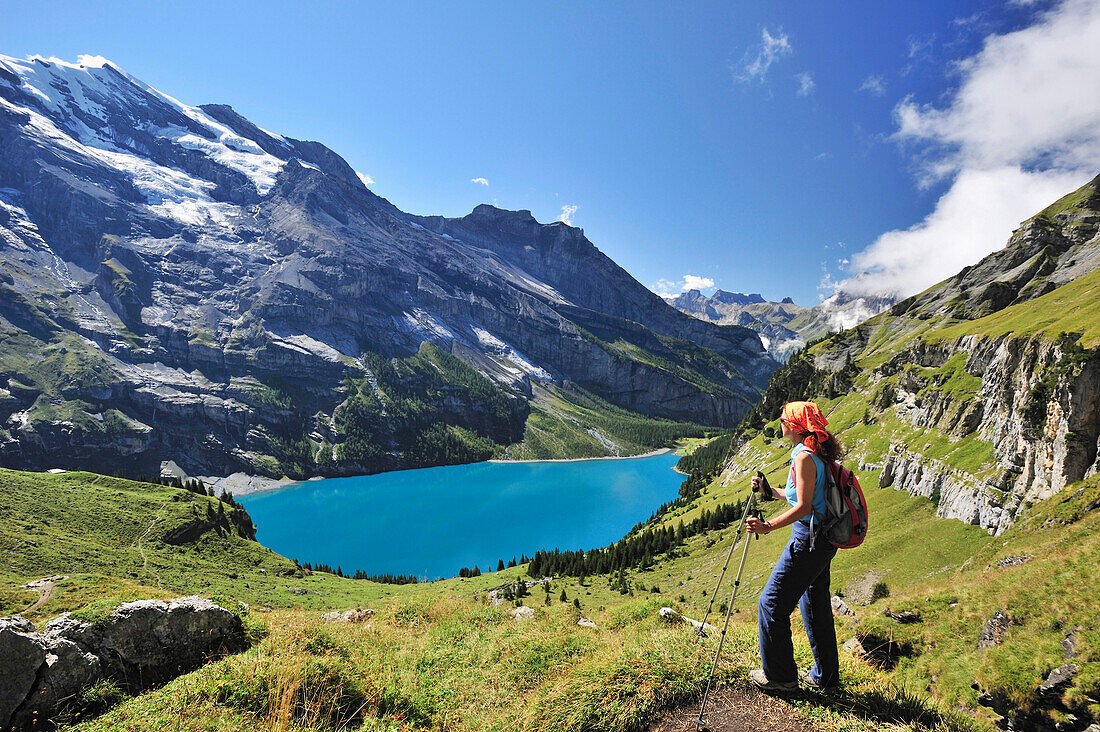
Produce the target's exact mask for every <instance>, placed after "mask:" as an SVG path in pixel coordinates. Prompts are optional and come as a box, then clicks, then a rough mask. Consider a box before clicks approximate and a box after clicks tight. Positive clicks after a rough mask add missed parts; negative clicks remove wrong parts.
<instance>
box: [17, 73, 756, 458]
mask: <svg viewBox="0 0 1100 732" xmlns="http://www.w3.org/2000/svg"><path fill="white" fill-rule="evenodd" d="M0 289H3V298H2V300H0V326H2V327H0V338H2V340H3V353H4V355H3V356H2V357H0V426H2V428H3V432H2V433H0V460H2V462H3V464H5V465H10V466H18V467H26V468H43V467H52V466H54V465H57V464H64V465H65V466H66V467H88V468H99V469H104V468H105V466H106V465H112V466H114V468H112V470H126V471H130V472H133V471H145V472H152V470H153V469H154V468H155V467H156V464H157V463H159V462H160V461H161V460H173V461H175V463H177V464H178V465H179V466H181V467H182V468H183V469H184V470H186V471H187V472H189V473H191V474H228V473H230V472H235V471H243V472H247V473H253V472H256V473H261V474H267V475H272V476H274V477H279V476H280V475H282V474H284V472H285V471H286V470H287V469H288V468H291V469H293V470H294V471H295V472H292V473H291V474H298V473H297V472H296V471H297V468H301V469H302V470H307V471H308V472H309V473H317V474H345V473H355V472H373V471H375V470H379V469H385V468H391V467H401V466H408V465H410V464H423V462H424V461H426V463H427V464H433V463H435V462H438V461H440V460H444V461H446V460H466V459H476V458H477V456H484V455H485V454H486V453H487V451H488V452H489V453H491V451H492V450H494V449H498V448H494V447H492V446H493V445H496V446H498V447H499V446H502V445H504V444H507V441H516V440H519V439H522V436H523V432H524V422H525V419H526V415H527V414H528V412H529V410H530V408H531V407H530V400H531V395H532V390H531V383H532V381H536V382H542V383H547V384H553V385H556V386H558V387H563V388H572V387H571V386H570V385H577V386H578V387H580V388H582V389H584V390H586V391H587V392H591V393H592V394H594V395H596V396H597V397H599V398H602V399H605V400H607V401H608V402H610V403H612V404H616V405H618V406H621V407H625V408H627V409H630V410H633V411H635V412H637V413H639V415H646V416H648V417H652V418H663V419H671V420H677V421H681V422H693V423H702V424H707V425H714V426H730V425H733V424H735V423H736V422H737V421H738V420H739V419H740V417H741V416H742V415H743V414H744V412H745V411H746V410H747V408H748V406H749V405H751V403H752V402H753V401H754V400H755V398H756V396H757V394H758V393H759V389H760V388H761V387H762V386H763V384H764V383H765V381H766V379H767V376H768V375H769V374H770V372H771V370H772V369H773V368H774V367H775V362H774V361H773V360H772V359H771V358H769V357H768V355H767V354H766V353H765V352H764V349H763V348H762V346H761V344H760V341H759V338H758V337H757V336H756V335H755V334H754V333H753V332H751V331H750V330H747V329H744V328H739V327H720V326H715V325H711V324H706V323H701V322H699V321H697V320H694V319H691V318H689V317H687V316H684V315H682V314H680V313H678V312H677V311H675V310H674V309H673V308H670V307H668V306H667V305H666V304H665V303H664V302H663V301H662V300H661V299H660V298H659V297H657V296H656V295H654V294H653V293H651V292H649V291H648V290H647V289H646V288H644V287H643V286H642V285H640V284H639V283H637V282H636V281H635V280H634V279H633V278H632V277H630V275H629V274H627V273H626V272H625V271H623V270H622V269H621V268H619V267H618V266H617V265H615V263H614V262H612V261H611V260H610V259H608V258H607V257H606V256H605V255H603V254H602V253H600V252H599V250H598V249H596V247H595V246H594V245H593V244H592V243H591V242H590V241H589V240H588V239H587V238H585V236H584V234H583V232H582V231H581V230H580V229H577V228H574V227H570V226H567V225H565V224H561V223H554V224H549V225H543V224H539V223H538V222H537V221H535V219H534V218H533V217H532V216H531V214H530V213H529V212H525V211H519V212H512V211H502V210H500V209H496V208H493V207H491V206H479V207H478V208H476V209H475V210H474V211H473V212H472V213H471V214H469V215H468V216H465V217H462V218H459V219H444V218H441V217H417V216H412V215H409V214H406V213H404V212H402V211H400V210H399V209H397V208H396V207H395V206H393V205H392V204H390V203H389V202H388V201H386V200H385V199H383V198H381V197H379V196H377V195H375V194H374V193H373V192H372V191H371V190H370V189H368V188H367V187H366V186H365V185H364V184H363V182H362V180H361V179H360V177H359V176H358V174H356V173H355V171H354V170H353V169H352V168H351V167H350V166H349V165H348V164H347V163H346V162H345V161H344V160H343V159H342V158H340V157H339V156H338V155H337V154H336V153H334V152H332V151H331V150H329V149H328V148H326V147H324V146H323V145H321V144H319V143H315V142H307V141H302V140H296V139H293V138H289V137H284V136H281V135H278V134H275V133H271V132H268V131H266V130H263V129H261V128H260V127H258V126H256V125H255V124H253V123H252V122H250V121H248V120H246V119H245V118H244V117H242V116H241V115H239V114H237V113H236V112H235V111H234V110H233V109H232V108H230V107H228V106H226V105H203V106H201V107H191V106H188V105H184V104H182V103H180V102H178V101H177V100H175V99H173V98H171V97H169V96H167V95H165V94H162V93H160V92H158V91H157V90H155V89H153V88H152V87H149V86H148V85H146V84H144V83H143V82H141V81H139V80H137V79H135V78H133V77H131V76H129V75H128V74H126V73H125V72H123V71H121V70H119V69H118V68H117V67H115V66H114V65H112V64H111V63H110V62H107V61H105V60H103V59H92V58H82V59H81V62H80V63H68V62H64V61H59V60H56V59H42V58H32V59H30V60H21V59H13V58H9V57H2V58H0ZM424 344H429V345H431V346H433V347H437V348H438V349H440V351H441V352H442V353H443V354H446V355H450V356H455V357H457V359H458V360H459V363H458V364H452V363H450V362H448V365H445V366H444V365H441V364H442V360H443V359H444V356H439V355H438V354H436V353H435V352H434V351H433V352H430V353H428V355H426V356H425V355H423V353H422V351H423V348H424ZM376 357H377V358H381V359H383V360H385V359H388V360H389V361H390V362H391V363H392V365H393V368H392V370H393V374H391V376H392V379H391V381H390V382H387V383H388V384H389V385H390V387H391V389H392V390H396V391H397V392H400V394H401V396H400V397H396V396H394V394H392V393H390V392H387V391H386V390H385V389H386V387H378V386H377V382H378V381H379V376H378V375H377V374H375V373H374V372H373V371H372V369H371V367H369V366H368V362H369V361H370V360H371V359H372V358H376ZM349 375H350V376H351V377H352V378H353V379H355V380H357V383H369V384H373V385H374V386H372V387H371V388H367V389H362V388H358V387H357V388H356V389H355V390H354V392H353V391H349V384H348V382H347V377H348V376H349ZM371 392H375V394H374V396H372V395H371ZM351 397H356V399H354V400H351V401H349V399H350V398H351ZM359 397H361V398H359ZM409 399H412V400H414V401H415V402H416V404H425V405H427V406H428V407H429V408H430V411H432V412H433V414H435V416H436V417H437V418H438V421H440V422H441V423H444V424H445V425H446V427H447V433H446V434H436V435H435V436H434V438H432V439H431V440H429V438H428V436H427V435H426V433H424V432H423V429H424V424H425V420H423V419H420V418H414V417H413V416H412V415H413V414H414V412H415V414H421V415H422V414H424V412H423V410H422V409H420V407H416V408H415V409H413V411H409V409H408V407H409V405H410V404H411V403H410V402H408V400H409ZM501 399H503V400H504V402H505V403H506V405H505V406H502V405H501V404H499V403H498V402H499V401H500V400H501ZM395 400H396V401H395ZM402 400H404V401H402ZM399 401H400V402H401V404H398V403H397V402H399ZM490 402H491V403H492V406H490ZM417 410H420V411H417ZM487 415H491V416H489V417H487ZM349 429H350V430H353V431H356V430H359V432H357V433H356V434H357V435H358V436H359V437H362V435H363V434H369V436H370V439H371V440H374V442H372V443H371V446H370V449H367V448H364V449H363V450H358V451H355V450H350V451H349V450H348V449H346V443H347V438H348V436H349V432H348V430H349ZM437 438H438V439H437ZM425 440H429V441H431V442H433V443H435V442H439V441H440V440H442V442H443V443H445V445H444V448H442V452H439V451H437V452H435V453H431V454H428V452H426V451H425V449H421V448H418V447H417V445H418V444H420V443H423V442H424V441H425ZM418 441H419V442H418ZM417 450H419V452H417ZM352 453H354V454H352ZM412 453H416V455H417V457H416V459H415V461H413V462H412V463H410V458H409V454H412ZM444 453H446V454H445V455H444ZM418 461H419V462H418ZM294 466H297V468H294Z"/></svg>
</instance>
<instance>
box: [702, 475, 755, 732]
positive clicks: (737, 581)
mask: <svg viewBox="0 0 1100 732" xmlns="http://www.w3.org/2000/svg"><path fill="white" fill-rule="evenodd" d="M749 516H753V517H755V518H760V509H758V508H756V491H753V492H752V493H751V494H750V496H749V501H748V504H747V505H746V507H745V515H744V516H742V517H741V525H742V526H744V524H745V522H746V521H747V519H748V517H749ZM738 536H740V530H738ZM756 538H757V539H759V538H760V535H759V534H757V535H756ZM750 543H751V542H750V541H749V539H748V537H745V547H744V549H743V550H742V551H741V564H740V566H738V567H737V577H736V578H734V580H733V593H732V594H731V595H730V601H729V604H728V605H726V618H725V620H723V621H722V632H721V633H720V634H719V635H718V648H716V649H715V651H714V660H713V661H712V662H711V664H710V673H709V674H707V687H706V689H705V690H704V691H703V703H702V704H701V705H700V706H699V716H698V717H697V718H696V719H695V726H696V728H697V729H699V730H701V732H708V730H707V728H706V722H704V721H703V713H704V712H706V709H707V701H708V700H709V698H710V689H711V685H712V684H713V683H714V671H715V669H717V668H718V657H719V656H720V655H721V654H722V646H723V645H724V644H725V642H726V630H727V628H729V624H730V615H731V614H732V613H733V603H734V601H735V600H736V599H737V591H738V590H739V589H741V573H742V572H744V571H745V559H746V558H747V557H748V556H749V544H750ZM736 545H737V540H736V539H735V540H734V542H733V546H731V547H730V555H731V556H732V555H733V547H734V546H736ZM726 562H727V564H728V563H729V559H728V558H727V559H726ZM722 574H725V570H724V569H723V570H722ZM719 582H721V580H719ZM715 591H716V592H717V588H715ZM713 602H714V598H713V597H712V598H711V603H712V604H713ZM707 612H708V613H709V612H710V610H709V609H708V610H707ZM703 622H704V623H706V619H705V618H704V620H703ZM702 629H703V626H699V629H698V631H696V632H699V633H700V635H703V637H704V638H705V637H706V635H705V634H703V633H702V632H701V631H702Z"/></svg>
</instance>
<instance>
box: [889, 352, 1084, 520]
mask: <svg viewBox="0 0 1100 732" xmlns="http://www.w3.org/2000/svg"><path fill="white" fill-rule="evenodd" d="M958 356H962V357H963V358H964V359H965V371H966V372H968V373H970V374H980V375H981V377H980V379H981V381H980V387H979V388H978V389H977V390H976V392H975V393H968V392H966V391H958V392H955V393H951V392H949V391H945V390H943V389H941V388H938V387H937V386H936V385H934V384H929V383H927V382H925V381H924V380H921V379H919V378H917V377H913V376H910V377H909V378H903V379H901V380H899V381H898V382H897V384H896V386H893V387H892V388H890V389H888V390H884V392H883V394H884V396H885V397H886V398H885V400H884V401H886V402H891V401H892V404H890V405H889V406H888V405H886V404H881V405H880V406H887V408H892V409H894V410H895V411H896V412H897V413H898V414H900V415H901V416H902V417H903V419H905V420H906V421H908V422H909V423H910V424H912V425H913V426H914V427H932V428H935V429H937V430H939V431H940V432H943V433H946V434H949V435H953V436H955V437H966V436H969V435H974V436H976V437H977V438H979V439H980V440H982V441H983V442H986V443H989V444H991V445H992V447H993V452H994V455H995V457H996V466H995V468H994V470H993V471H992V472H990V473H989V474H987V475H982V476H976V475H974V474H972V473H969V472H966V471H963V470H959V469H957V468H954V467H952V466H949V465H947V464H945V463H943V462H942V461H937V460H934V459H929V458H927V457H926V456H924V455H922V454H920V453H919V452H916V451H913V450H910V449H908V448H906V447H905V443H904V442H897V443H894V444H892V445H891V447H890V452H889V454H888V456H887V458H886V460H885V462H884V465H883V470H882V477H881V479H880V484H881V485H887V486H888V485H892V486H894V487H895V488H898V489H901V490H906V491H908V492H909V493H912V494H913V495H922V496H925V497H928V498H930V499H932V500H934V501H936V502H937V504H938V507H937V513H938V515H940V516H942V517H944V518H956V519H959V520H961V521H965V522H967V523H972V524H976V525H979V526H981V527H983V528H985V529H987V530H988V531H990V532H991V533H996V534H999V533H1001V532H1003V531H1005V530H1006V529H1007V528H1008V527H1009V526H1011V525H1012V523H1013V521H1014V520H1015V519H1016V518H1017V517H1018V516H1019V515H1020V514H1021V512H1022V511H1024V510H1025V509H1026V507H1027V506H1028V505H1030V504H1032V503H1035V502H1037V501H1040V500H1042V499H1045V498H1049V497H1050V496H1051V495H1054V494H1055V493H1058V492H1059V491H1061V490H1062V489H1063V488H1064V487H1065V486H1066V485H1068V484H1070V483H1073V482H1076V481H1078V480H1081V479H1082V478H1086V477H1089V476H1091V475H1094V474H1096V473H1097V472H1098V471H1100V457H1098V448H1100V444H1098V440H1100V349H1093V350H1091V351H1085V350H1083V349H1080V348H1077V347H1075V344H1074V343H1073V341H1072V340H1064V341H1062V342H1060V343H1050V342H1047V341H1045V340H1044V339H1042V338H1039V337H1033V338H1029V339H1021V338H979V337H975V336H967V337H964V338H961V339H959V340H958V341H955V342H952V343H948V344H944V345H939V346H928V345H926V344H919V345H918V346H916V347H914V348H913V349H911V350H908V351H906V352H905V353H904V354H902V355H899V356H898V357H896V358H895V359H894V360H893V361H892V362H891V363H890V364H887V365H885V366H884V367H882V368H881V369H879V370H878V375H887V374H890V373H891V372H892V371H895V370H896V369H897V367H898V365H899V364H903V363H916V364H919V365H921V366H923V367H930V368H942V367H943V366H944V365H945V364H947V363H948V361H950V360H951V359H952V358H955V357H958Z"/></svg>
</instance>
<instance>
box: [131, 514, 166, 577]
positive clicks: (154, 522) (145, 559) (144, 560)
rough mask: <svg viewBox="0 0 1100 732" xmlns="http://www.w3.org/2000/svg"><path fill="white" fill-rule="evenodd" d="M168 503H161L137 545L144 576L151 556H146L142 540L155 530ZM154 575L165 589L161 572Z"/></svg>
mask: <svg viewBox="0 0 1100 732" xmlns="http://www.w3.org/2000/svg"><path fill="white" fill-rule="evenodd" d="M167 505H168V502H167V501H165V502H164V503H162V504H160V508H159V509H158V510H157V515H156V516H155V517H154V518H153V520H152V521H150V522H149V528H147V529H145V533H144V534H142V535H141V536H139V537H138V540H137V542H135V546H137V550H138V554H140V555H141V574H142V576H144V575H145V574H146V573H148V571H149V557H147V556H145V550H144V549H142V548H141V542H142V541H144V540H145V539H147V538H148V537H149V533H150V532H151V531H152V530H153V527H154V526H156V525H157V522H158V521H160V520H161V518H162V517H163V515H164V507H165V506H167ZM153 576H154V577H155V578H156V580H157V587H158V588H159V589H162V590H163V589H164V586H163V585H161V583H160V574H159V573H157V572H153Z"/></svg>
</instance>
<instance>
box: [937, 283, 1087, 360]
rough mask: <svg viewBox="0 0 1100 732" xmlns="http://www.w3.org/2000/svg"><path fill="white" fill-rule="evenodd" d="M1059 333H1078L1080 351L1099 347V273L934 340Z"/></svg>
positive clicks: (953, 328) (940, 333) (960, 325)
mask: <svg viewBox="0 0 1100 732" xmlns="http://www.w3.org/2000/svg"><path fill="white" fill-rule="evenodd" d="M1059 333H1081V334H1082V335H1081V339H1080V341H1078V345H1080V346H1081V347H1083V348H1092V347H1094V346H1096V345H1098V344H1100V270H1097V271H1095V272H1091V273H1089V274H1087V275H1085V276H1084V277H1079V278H1077V279H1075V280H1073V281H1072V282H1068V283H1066V284H1064V285H1062V286H1061V287H1059V288H1057V289H1055V290H1053V291H1051V292H1048V293H1047V294H1045V295H1043V296H1042V297H1039V298H1036V299H1035V300H1032V301H1029V302H1025V303H1020V304H1018V305H1013V306H1011V307H1007V308H1005V309H1004V310H1001V311H1000V312H996V313H993V314H992V315H987V316H985V317H984V318H979V319H978V320H970V321H964V322H961V323H958V324H956V325H953V326H951V327H948V328H943V329H941V330H939V331H938V332H937V333H936V334H935V338H936V339H937V340H948V339H953V338H957V337H959V336H964V335H972V334H981V335H988V336H1001V335H1016V336H1028V335H1034V334H1042V335H1044V336H1048V337H1054V336H1057V335H1058V334H1059Z"/></svg>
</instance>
